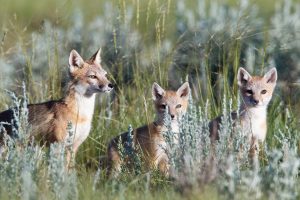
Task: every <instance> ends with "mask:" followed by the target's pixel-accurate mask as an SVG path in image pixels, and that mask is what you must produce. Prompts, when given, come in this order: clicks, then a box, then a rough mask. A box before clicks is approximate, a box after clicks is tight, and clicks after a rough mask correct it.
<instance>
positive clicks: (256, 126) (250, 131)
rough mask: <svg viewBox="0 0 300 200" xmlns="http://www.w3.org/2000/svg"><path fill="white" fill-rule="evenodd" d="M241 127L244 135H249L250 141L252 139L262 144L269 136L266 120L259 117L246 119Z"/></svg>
mask: <svg viewBox="0 0 300 200" xmlns="http://www.w3.org/2000/svg"><path fill="white" fill-rule="evenodd" d="M241 125H242V130H243V132H244V134H247V136H248V137H249V140H251V139H252V137H254V138H256V139H258V140H259V141H261V142H263V141H264V140H265V138H266V134H267V126H266V120H265V119H261V118H259V117H256V118H254V117H251V118H244V119H242V122H241Z"/></svg>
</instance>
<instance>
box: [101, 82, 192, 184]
mask: <svg viewBox="0 0 300 200" xmlns="http://www.w3.org/2000/svg"><path fill="white" fill-rule="evenodd" d="M189 93H190V87H189V83H188V82H185V83H184V84H182V85H181V87H179V88H178V90H177V91H173V90H164V89H163V88H162V87H160V86H159V85H158V84H157V83H156V82H154V83H153V85H152V100H153V102H154V107H155V110H156V119H155V120H154V121H153V122H152V123H149V124H147V125H144V126H141V127H139V128H136V129H134V130H133V131H132V144H133V146H134V147H137V148H135V149H137V151H138V152H137V153H138V155H142V156H141V157H142V158H141V160H142V163H143V167H144V168H145V169H148V170H149V169H158V170H159V172H160V173H162V174H163V175H165V176H168V174H169V162H168V156H167V153H166V146H167V144H166V141H165V139H164V137H163V132H164V131H166V130H167V129H168V128H167V127H166V125H165V124H164V120H165V118H166V116H168V117H169V118H170V119H171V128H172V131H173V132H174V133H177V132H179V120H180V119H181V118H182V116H183V115H184V114H185V113H186V111H187V107H188V98H189ZM166 111H167V112H166ZM128 134H129V132H125V133H122V134H120V135H118V136H117V137H115V138H113V139H112V140H111V141H110V142H109V144H108V148H107V165H108V166H107V177H108V178H113V177H115V178H116V177H117V176H118V175H119V173H120V171H121V165H123V164H125V165H126V163H124V162H123V161H122V159H121V155H120V149H119V144H120V143H121V144H122V146H123V147H124V146H126V145H127V143H128V139H129V138H130V137H129V135H128ZM129 159H130V158H129Z"/></svg>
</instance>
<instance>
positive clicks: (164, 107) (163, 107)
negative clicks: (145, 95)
mask: <svg viewBox="0 0 300 200" xmlns="http://www.w3.org/2000/svg"><path fill="white" fill-rule="evenodd" d="M166 107H167V106H166V105H165V104H161V105H160V106H159V108H160V109H163V110H164V109H166Z"/></svg>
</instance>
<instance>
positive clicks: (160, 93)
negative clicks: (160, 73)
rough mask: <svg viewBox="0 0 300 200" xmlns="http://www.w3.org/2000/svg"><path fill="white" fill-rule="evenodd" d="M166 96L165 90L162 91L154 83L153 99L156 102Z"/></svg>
mask: <svg viewBox="0 0 300 200" xmlns="http://www.w3.org/2000/svg"><path fill="white" fill-rule="evenodd" d="M164 94H165V90H164V89H162V87H160V86H159V85H158V84H157V83H155V82H154V83H153V85H152V99H153V100H154V101H156V100H159V99H161V98H162V97H163V96H164Z"/></svg>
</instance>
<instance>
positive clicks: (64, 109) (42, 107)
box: [0, 50, 112, 159]
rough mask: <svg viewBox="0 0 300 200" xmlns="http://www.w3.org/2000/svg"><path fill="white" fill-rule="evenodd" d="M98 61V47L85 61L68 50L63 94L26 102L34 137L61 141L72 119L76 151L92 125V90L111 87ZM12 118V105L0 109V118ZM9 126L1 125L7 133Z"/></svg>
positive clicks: (0, 120) (7, 119) (10, 130)
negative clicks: (46, 100)
mask: <svg viewBox="0 0 300 200" xmlns="http://www.w3.org/2000/svg"><path fill="white" fill-rule="evenodd" d="M100 61H101V59H100V50H99V51H97V52H96V53H95V54H94V55H93V56H92V57H91V59H89V60H87V61H83V59H82V58H81V56H80V55H79V54H78V53H77V52H76V51H75V50H72V51H71V53H70V57H69V72H70V81H69V83H68V88H67V91H66V95H65V96H64V97H63V98H62V99H60V100H54V101H48V102H44V103H38V104H30V105H28V111H29V114H28V122H29V124H30V133H31V136H33V137H34V138H35V140H36V141H38V142H40V143H41V144H47V145H49V144H51V143H53V142H64V141H65V140H66V139H68V137H69V135H68V132H67V125H68V123H69V122H71V123H72V126H73V128H72V131H73V132H74V138H73V151H74V153H76V152H77V150H78V147H79V146H80V144H81V143H82V142H83V141H84V140H85V139H86V138H87V137H88V134H89V131H90V128H91V121H92V117H93V112H94V104H95V94H96V93H99V92H109V91H110V90H112V85H111V83H110V82H109V81H108V80H107V78H106V72H105V71H104V69H103V68H102V67H101V65H100ZM12 120H13V110H12V109H9V110H6V111H3V112H2V113H0V122H7V123H11V122H12ZM12 126H13V124H10V125H4V128H5V129H6V132H7V133H8V134H11V132H12ZM71 139H72V138H71ZM68 159H69V158H68Z"/></svg>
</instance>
